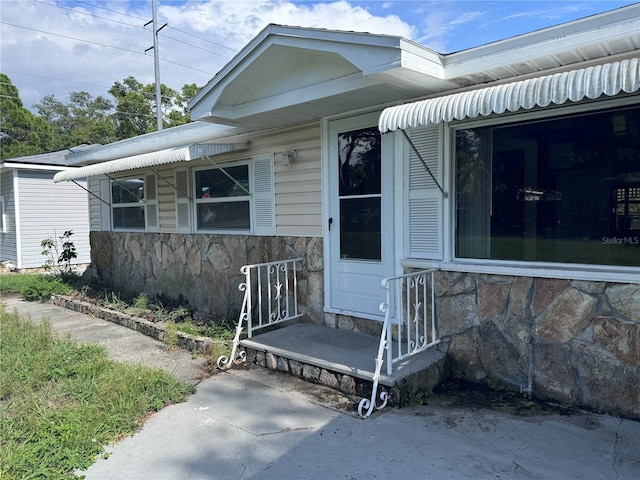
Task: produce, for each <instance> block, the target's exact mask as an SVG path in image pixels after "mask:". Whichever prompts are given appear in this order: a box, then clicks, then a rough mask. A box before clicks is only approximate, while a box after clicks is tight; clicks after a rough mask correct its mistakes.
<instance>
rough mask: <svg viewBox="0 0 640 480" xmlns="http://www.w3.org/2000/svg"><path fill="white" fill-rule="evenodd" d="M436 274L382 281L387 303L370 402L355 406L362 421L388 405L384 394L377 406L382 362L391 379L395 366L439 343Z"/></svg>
mask: <svg viewBox="0 0 640 480" xmlns="http://www.w3.org/2000/svg"><path fill="white" fill-rule="evenodd" d="M436 271H437V269H432V270H420V271H418V272H413V273H408V274H405V275H399V276H396V277H390V278H385V279H383V280H382V288H384V289H385V291H386V300H385V301H384V302H383V303H382V304H380V311H381V312H382V313H384V324H383V326H382V333H381V334H380V344H379V347H378V355H377V357H376V369H375V371H374V375H373V391H372V393H371V398H370V399H369V398H363V399H362V400H361V401H360V404H359V405H358V413H359V414H360V416H361V417H362V418H366V417H368V416H369V415H371V412H372V411H373V409H374V408H375V409H381V408H384V407H385V406H386V404H387V400H388V396H389V394H388V392H387V391H386V390H382V391H381V392H380V396H379V400H380V403H379V404H376V401H377V399H378V385H379V382H380V376H381V375H382V365H383V363H384V362H386V363H387V365H386V373H387V375H389V376H390V375H392V374H393V367H394V365H395V364H396V363H398V362H400V361H402V360H404V359H406V358H407V357H410V356H411V355H415V354H416V353H419V352H422V351H424V350H426V349H428V348H429V347H432V346H434V345H437V344H438V343H440V339H439V338H438V333H437V329H436V309H435V290H434V279H435V272H436Z"/></svg>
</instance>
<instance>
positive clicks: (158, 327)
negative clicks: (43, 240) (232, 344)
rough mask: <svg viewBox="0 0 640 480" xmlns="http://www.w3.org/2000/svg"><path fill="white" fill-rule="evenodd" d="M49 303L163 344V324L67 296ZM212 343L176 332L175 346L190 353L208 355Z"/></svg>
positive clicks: (57, 296)
mask: <svg viewBox="0 0 640 480" xmlns="http://www.w3.org/2000/svg"><path fill="white" fill-rule="evenodd" d="M51 302H52V303H53V304H54V305H57V306H58V307H63V308H66V309H68V310H73V311H74V312H79V313H82V314H85V315H91V316H92V317H96V318H100V319H102V320H107V321H109V322H113V323H116V324H118V325H122V326H123V327H127V328H130V329H131V330H135V331H136V332H140V333H142V334H144V335H147V336H148V337H152V338H155V339H156V340H160V341H161V342H164V338H165V328H164V322H157V323H154V322H150V321H148V320H145V319H143V318H140V317H136V316H134V315H130V314H128V313H122V312H117V311H115V310H110V309H108V308H104V307H100V306H98V305H93V304H91V303H88V302H83V301H81V300H78V299H76V298H73V297H69V296H67V295H53V296H52V297H51ZM214 343H216V342H214V340H213V339H211V338H208V337H196V336H194V335H189V334H187V333H183V332H177V342H176V344H177V346H178V347H180V348H183V349H185V350H188V351H190V352H194V351H196V352H198V353H199V354H202V355H210V354H211V352H212V350H213V345H214ZM225 343H226V342H225Z"/></svg>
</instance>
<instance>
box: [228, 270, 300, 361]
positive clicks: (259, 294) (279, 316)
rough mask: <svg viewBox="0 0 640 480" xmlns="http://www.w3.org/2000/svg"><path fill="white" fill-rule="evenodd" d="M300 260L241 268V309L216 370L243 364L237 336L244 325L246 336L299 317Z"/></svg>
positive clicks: (242, 354) (243, 359)
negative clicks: (228, 349) (229, 344)
mask: <svg viewBox="0 0 640 480" xmlns="http://www.w3.org/2000/svg"><path fill="white" fill-rule="evenodd" d="M301 269H302V258H295V259H293V260H281V261H276V262H267V263H259V264H255V265H244V266H243V267H242V268H241V269H240V272H241V273H242V274H243V275H244V278H245V281H244V282H243V283H241V284H240V285H239V286H238V288H239V289H240V291H243V292H244V298H243V300H242V309H241V310H240V317H239V318H238V325H237V326H236V332H235V336H234V339H233V346H232V349H231V353H230V355H229V356H228V357H227V356H225V355H223V356H221V357H220V358H218V368H221V369H224V368H229V367H230V366H231V365H232V364H234V363H235V364H239V363H242V362H244V361H245V352H244V351H243V352H239V353H238V346H239V345H240V337H241V335H242V332H243V330H244V328H245V326H246V329H247V337H248V338H251V337H252V336H253V335H254V333H255V332H256V331H257V330H260V329H263V328H266V327H270V326H273V325H276V324H278V323H282V322H286V321H289V320H294V319H296V318H299V317H301V316H302V312H301V311H300V308H299V307H298V275H297V273H298V272H299V271H300V270H301Z"/></svg>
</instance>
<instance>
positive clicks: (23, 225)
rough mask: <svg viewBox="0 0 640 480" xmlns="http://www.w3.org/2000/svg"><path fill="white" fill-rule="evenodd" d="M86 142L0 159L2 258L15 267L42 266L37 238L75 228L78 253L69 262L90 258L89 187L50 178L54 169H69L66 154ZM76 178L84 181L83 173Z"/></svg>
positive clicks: (55, 171)
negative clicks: (87, 188) (84, 189)
mask: <svg viewBox="0 0 640 480" xmlns="http://www.w3.org/2000/svg"><path fill="white" fill-rule="evenodd" d="M84 148H87V147H85V146H83V147H78V148H76V149H74V150H62V151H58V152H52V153H44V154H40V155H29V156H25V157H17V158H10V159H5V160H3V161H2V162H0V211H1V213H2V217H1V218H2V219H1V220H0V262H9V263H11V264H12V265H13V266H15V268H17V269H18V270H29V269H37V268H41V267H42V266H43V264H44V263H45V261H46V260H47V258H46V257H45V256H43V255H42V250H43V249H42V246H41V245H40V242H41V241H42V240H43V239H45V238H49V237H51V238H54V237H59V236H61V235H63V234H64V232H65V231H67V230H72V231H73V235H72V236H71V238H70V241H72V242H73V243H74V245H75V247H76V250H77V254H78V258H77V259H75V261H74V262H73V263H74V264H88V263H89V262H90V252H89V207H88V201H87V193H86V192H84V191H83V190H82V189H80V188H78V187H77V186H76V185H73V184H72V183H64V184H56V183H54V182H53V176H54V175H55V174H56V173H58V172H61V171H65V170H70V169H72V167H67V166H66V165H65V155H67V154H69V153H70V152H72V151H80V150H82V149H84ZM76 182H77V183H78V185H81V186H84V187H86V180H85V179H78V180H76ZM56 240H57V241H58V242H59V243H60V245H61V242H60V241H59V239H57V238H56Z"/></svg>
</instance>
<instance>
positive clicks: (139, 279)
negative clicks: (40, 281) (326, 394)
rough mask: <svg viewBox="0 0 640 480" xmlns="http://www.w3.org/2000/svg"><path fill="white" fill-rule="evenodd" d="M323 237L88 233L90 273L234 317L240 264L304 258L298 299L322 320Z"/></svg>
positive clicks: (239, 298) (238, 305) (312, 317)
mask: <svg viewBox="0 0 640 480" xmlns="http://www.w3.org/2000/svg"><path fill="white" fill-rule="evenodd" d="M322 245H323V242H322V239H321V238H317V237H257V236H247V235H204V234H178V233H171V234H169V233H133V232H91V260H92V265H91V268H90V270H89V273H90V274H94V275H98V276H99V277H100V278H101V279H103V280H105V281H107V282H111V283H112V284H113V285H114V286H117V287H119V288H123V289H126V290H130V291H133V292H146V293H148V294H152V295H153V294H160V293H163V294H165V295H167V296H168V297H170V298H177V297H178V296H179V295H182V296H183V297H184V298H186V299H187V301H188V302H189V303H190V304H191V305H192V306H193V307H194V308H195V309H196V310H198V311H199V312H202V313H211V314H213V315H216V316H225V317H229V316H232V317H233V316H237V315H238V313H239V311H240V308H241V306H242V297H243V292H241V291H240V290H239V289H238V287H239V285H240V284H241V283H242V282H244V280H245V279H244V276H243V275H242V274H241V272H240V268H241V267H242V266H243V265H248V264H256V263H263V262H271V261H277V260H286V259H292V258H298V257H300V258H303V259H304V260H303V268H302V272H299V274H298V303H299V305H301V306H302V308H303V309H304V312H305V316H306V317H307V319H308V320H311V321H313V322H314V323H318V324H322V323H323V321H324V320H323V318H324V317H323V312H322V309H323V300H324V287H323V258H322Z"/></svg>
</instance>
